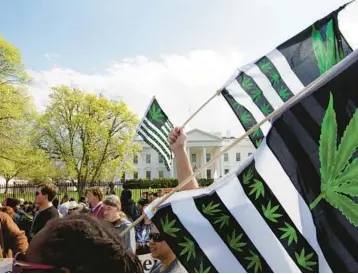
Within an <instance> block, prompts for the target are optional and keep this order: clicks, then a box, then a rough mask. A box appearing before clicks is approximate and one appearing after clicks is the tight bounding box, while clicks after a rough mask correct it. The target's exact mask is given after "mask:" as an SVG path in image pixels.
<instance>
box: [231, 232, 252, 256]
mask: <svg viewBox="0 0 358 274" xmlns="http://www.w3.org/2000/svg"><path fill="white" fill-rule="evenodd" d="M243 235H244V234H243V233H241V234H240V235H238V236H236V231H235V230H234V231H233V232H232V235H231V237H230V235H227V241H228V242H229V245H230V247H231V248H232V249H233V250H236V251H237V252H242V249H241V248H242V247H244V246H245V245H247V243H243V242H240V241H241V238H242V236H243Z"/></svg>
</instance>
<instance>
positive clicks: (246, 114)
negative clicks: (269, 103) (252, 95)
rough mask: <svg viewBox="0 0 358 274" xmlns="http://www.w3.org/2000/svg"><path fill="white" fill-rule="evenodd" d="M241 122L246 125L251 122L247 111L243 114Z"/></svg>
mask: <svg viewBox="0 0 358 274" xmlns="http://www.w3.org/2000/svg"><path fill="white" fill-rule="evenodd" d="M240 120H241V122H243V123H244V124H245V125H246V124H248V123H249V122H251V115H250V114H249V113H248V112H247V111H245V112H244V113H243V114H241V116H240Z"/></svg>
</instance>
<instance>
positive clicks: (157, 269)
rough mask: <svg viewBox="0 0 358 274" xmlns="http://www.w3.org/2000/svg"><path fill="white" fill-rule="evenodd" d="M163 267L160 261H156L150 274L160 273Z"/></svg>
mask: <svg viewBox="0 0 358 274" xmlns="http://www.w3.org/2000/svg"><path fill="white" fill-rule="evenodd" d="M161 267H162V263H161V262H160V261H156V262H155V264H154V265H153V267H152V268H151V269H150V271H149V273H160V268H161Z"/></svg>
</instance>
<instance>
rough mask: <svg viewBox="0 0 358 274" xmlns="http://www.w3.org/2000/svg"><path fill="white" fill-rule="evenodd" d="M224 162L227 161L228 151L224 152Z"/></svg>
mask: <svg viewBox="0 0 358 274" xmlns="http://www.w3.org/2000/svg"><path fill="white" fill-rule="evenodd" d="M224 162H229V154H228V153H225V154H224Z"/></svg>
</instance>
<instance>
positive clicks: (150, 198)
mask: <svg viewBox="0 0 358 274" xmlns="http://www.w3.org/2000/svg"><path fill="white" fill-rule="evenodd" d="M153 201H154V193H153V192H149V193H148V202H149V204H150V203H151V202H153Z"/></svg>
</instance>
